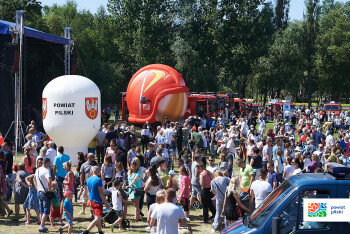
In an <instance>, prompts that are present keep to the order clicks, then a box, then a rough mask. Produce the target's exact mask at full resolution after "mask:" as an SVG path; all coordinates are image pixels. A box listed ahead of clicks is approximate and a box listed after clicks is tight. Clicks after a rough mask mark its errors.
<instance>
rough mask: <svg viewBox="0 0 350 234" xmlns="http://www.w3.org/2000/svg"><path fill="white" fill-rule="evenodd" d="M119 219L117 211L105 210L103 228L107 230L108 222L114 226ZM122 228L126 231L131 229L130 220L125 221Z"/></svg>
mask: <svg viewBox="0 0 350 234" xmlns="http://www.w3.org/2000/svg"><path fill="white" fill-rule="evenodd" d="M117 219H118V215H117V213H116V211H115V210H113V209H111V210H107V209H104V210H103V212H102V227H103V228H105V227H106V224H105V222H107V223H108V224H113V223H114V222H115V221H116V220H117ZM122 227H123V228H124V229H127V228H130V221H129V220H128V219H123V221H122Z"/></svg>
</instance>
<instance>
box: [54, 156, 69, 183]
mask: <svg viewBox="0 0 350 234" xmlns="http://www.w3.org/2000/svg"><path fill="white" fill-rule="evenodd" d="M69 160H70V157H69V156H68V155H67V154H61V155H58V156H56V157H55V161H54V162H53V165H54V166H56V168H57V169H56V175H57V176H59V177H62V178H64V177H66V175H67V171H66V170H64V169H63V163H65V162H68V161H69Z"/></svg>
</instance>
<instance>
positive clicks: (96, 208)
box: [89, 200, 103, 216]
mask: <svg viewBox="0 0 350 234" xmlns="http://www.w3.org/2000/svg"><path fill="white" fill-rule="evenodd" d="M89 203H90V204H89V205H90V208H91V209H92V213H93V214H94V215H95V216H102V213H103V204H101V203H96V202H94V201H91V200H90V202H89Z"/></svg>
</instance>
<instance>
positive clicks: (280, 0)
mask: <svg viewBox="0 0 350 234" xmlns="http://www.w3.org/2000/svg"><path fill="white" fill-rule="evenodd" d="M289 8H290V0H276V6H275V24H276V28H277V29H285V28H287V25H288V21H289Z"/></svg>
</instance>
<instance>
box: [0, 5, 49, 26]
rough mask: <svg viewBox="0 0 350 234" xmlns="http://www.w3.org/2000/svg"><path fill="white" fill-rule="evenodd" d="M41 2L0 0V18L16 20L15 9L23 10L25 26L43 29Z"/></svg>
mask: <svg viewBox="0 0 350 234" xmlns="http://www.w3.org/2000/svg"><path fill="white" fill-rule="evenodd" d="M41 9H42V6H41V2H39V1H37V0H0V19H2V20H7V21H10V22H16V11H17V10H25V11H26V14H25V24H26V26H29V27H33V28H36V29H40V30H44V29H46V28H45V27H44V22H43V20H42V17H41V16H42V14H41Z"/></svg>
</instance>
